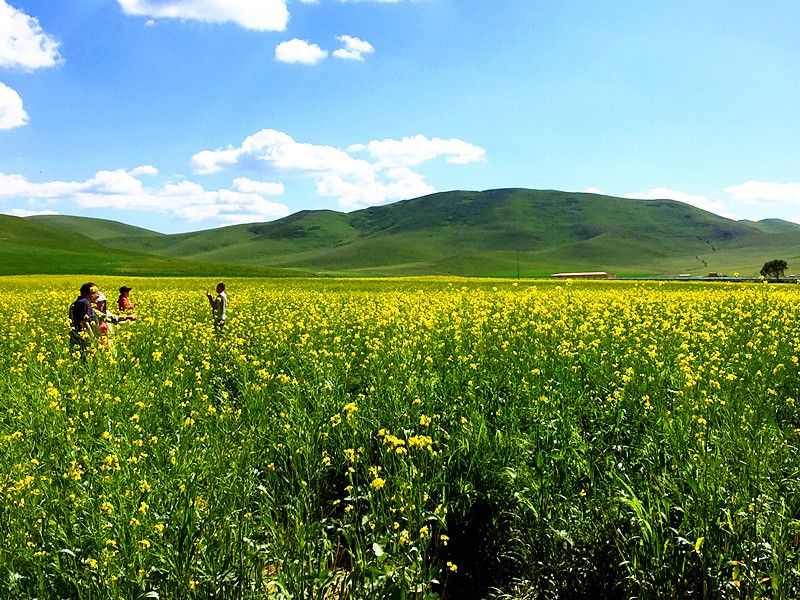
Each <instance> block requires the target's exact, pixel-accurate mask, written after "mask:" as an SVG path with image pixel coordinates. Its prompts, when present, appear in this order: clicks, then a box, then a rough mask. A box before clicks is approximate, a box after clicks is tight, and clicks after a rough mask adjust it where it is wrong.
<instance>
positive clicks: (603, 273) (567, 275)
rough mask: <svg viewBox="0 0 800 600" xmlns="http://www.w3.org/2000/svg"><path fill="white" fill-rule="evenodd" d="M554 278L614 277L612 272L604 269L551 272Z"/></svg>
mask: <svg viewBox="0 0 800 600" xmlns="http://www.w3.org/2000/svg"><path fill="white" fill-rule="evenodd" d="M550 277H553V278H555V279H614V274H613V273H607V272H606V271H586V272H583V273H553V274H552V275H550Z"/></svg>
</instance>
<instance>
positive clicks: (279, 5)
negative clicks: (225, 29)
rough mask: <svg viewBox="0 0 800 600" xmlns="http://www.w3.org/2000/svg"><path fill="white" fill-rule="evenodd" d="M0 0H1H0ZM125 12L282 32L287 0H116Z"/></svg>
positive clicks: (287, 12) (284, 26) (143, 15)
mask: <svg viewBox="0 0 800 600" xmlns="http://www.w3.org/2000/svg"><path fill="white" fill-rule="evenodd" d="M0 1H2V0H0ZM117 2H118V3H119V5H120V6H121V7H122V10H123V11H124V12H125V14H128V15H135V16H142V17H151V18H166V19H186V20H196V21H204V22H208V23H236V24H237V25H240V26H242V27H244V28H246V29H254V30H257V31H283V30H284V29H286V25H287V23H288V22H289V10H288V8H287V7H286V0H117Z"/></svg>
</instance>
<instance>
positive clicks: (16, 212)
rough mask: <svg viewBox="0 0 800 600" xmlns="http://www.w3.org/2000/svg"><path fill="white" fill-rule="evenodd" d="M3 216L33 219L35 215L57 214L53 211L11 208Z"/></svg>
mask: <svg viewBox="0 0 800 600" xmlns="http://www.w3.org/2000/svg"><path fill="white" fill-rule="evenodd" d="M5 214H7V215H11V216H12V217H33V216H35V215H57V214H58V213H57V212H56V211H54V210H26V209H24V208H13V209H11V210H9V211H8V212H7V213H5Z"/></svg>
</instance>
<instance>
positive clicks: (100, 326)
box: [93, 291, 136, 355]
mask: <svg viewBox="0 0 800 600" xmlns="http://www.w3.org/2000/svg"><path fill="white" fill-rule="evenodd" d="M94 304H95V317H96V318H95V321H94V323H93V329H94V332H95V336H96V337H97V338H98V339H99V340H100V346H102V347H104V348H106V349H108V350H110V351H111V353H112V354H114V355H116V351H115V350H114V345H113V340H112V337H113V335H114V325H117V324H119V323H120V322H122V321H135V320H136V315H125V316H117V315H115V314H114V313H112V312H111V311H110V310H108V298H106V295H105V294H104V293H103V292H100V291H98V293H97V299H96V300H95V303H94Z"/></svg>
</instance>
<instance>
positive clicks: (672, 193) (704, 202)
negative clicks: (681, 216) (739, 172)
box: [625, 187, 742, 219]
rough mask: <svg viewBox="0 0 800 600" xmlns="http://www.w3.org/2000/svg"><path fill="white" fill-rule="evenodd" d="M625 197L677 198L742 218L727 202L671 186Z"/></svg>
mask: <svg viewBox="0 0 800 600" xmlns="http://www.w3.org/2000/svg"><path fill="white" fill-rule="evenodd" d="M625 198H635V199H639V200H677V201H678V202H683V203H684V204H691V205H692V206H696V207H697V208H700V209H703V210H707V211H708V212H712V213H714V214H717V215H720V216H723V217H726V218H728V219H741V218H742V217H741V216H739V215H738V214H736V213H734V212H732V211H731V210H729V208H728V206H727V204H726V203H724V202H721V201H719V200H712V199H710V198H707V197H706V196H702V195H699V194H687V193H686V192H681V191H679V190H672V189H669V188H663V187H659V188H651V189H650V190H648V191H647V192H634V193H631V194H625Z"/></svg>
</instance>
